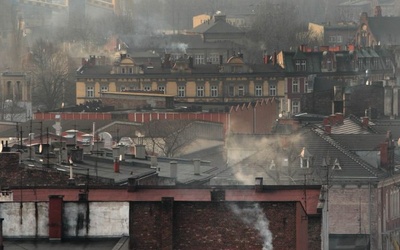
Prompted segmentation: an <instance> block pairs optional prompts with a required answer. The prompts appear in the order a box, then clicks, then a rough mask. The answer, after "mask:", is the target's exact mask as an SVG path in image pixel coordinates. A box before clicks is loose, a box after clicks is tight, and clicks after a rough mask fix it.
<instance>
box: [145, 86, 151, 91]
mask: <svg viewBox="0 0 400 250" xmlns="http://www.w3.org/2000/svg"><path fill="white" fill-rule="evenodd" d="M143 89H144V91H150V90H151V86H150V85H144V87H143Z"/></svg>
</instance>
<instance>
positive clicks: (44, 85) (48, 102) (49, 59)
mask: <svg viewBox="0 0 400 250" xmlns="http://www.w3.org/2000/svg"><path fill="white" fill-rule="evenodd" d="M32 53H33V64H34V65H33V70H32V72H31V73H32V81H33V86H34V87H33V88H34V89H33V98H32V99H33V102H34V104H36V105H39V106H43V107H44V108H45V109H46V110H53V109H56V108H59V107H61V103H62V102H63V95H64V88H65V84H66V83H67V81H68V73H69V72H68V56H67V55H66V54H65V53H63V52H62V50H60V49H59V48H58V47H56V46H54V45H53V44H52V43H50V42H47V41H44V40H38V41H37V42H36V44H35V45H34V47H33V50H32Z"/></svg>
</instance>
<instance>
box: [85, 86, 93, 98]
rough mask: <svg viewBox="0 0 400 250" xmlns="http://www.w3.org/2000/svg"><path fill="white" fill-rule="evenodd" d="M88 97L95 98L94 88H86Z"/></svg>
mask: <svg viewBox="0 0 400 250" xmlns="http://www.w3.org/2000/svg"><path fill="white" fill-rule="evenodd" d="M86 96H87V97H94V87H87V88H86Z"/></svg>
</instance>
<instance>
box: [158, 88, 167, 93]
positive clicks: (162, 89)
mask: <svg viewBox="0 0 400 250" xmlns="http://www.w3.org/2000/svg"><path fill="white" fill-rule="evenodd" d="M158 91H161V92H163V94H165V86H158Z"/></svg>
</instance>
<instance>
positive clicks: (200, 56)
mask: <svg viewBox="0 0 400 250" xmlns="http://www.w3.org/2000/svg"><path fill="white" fill-rule="evenodd" d="M194 63H195V64H204V54H195V55H194Z"/></svg>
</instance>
